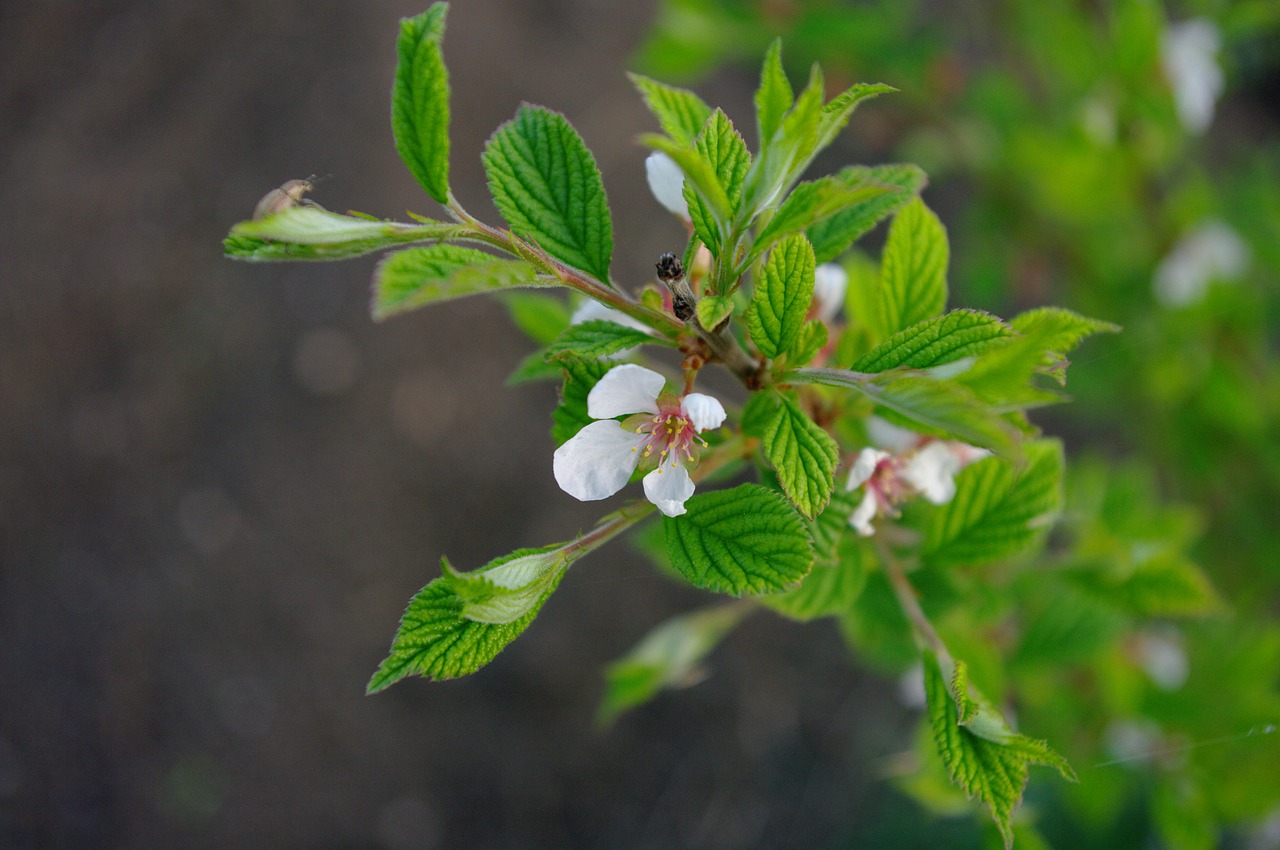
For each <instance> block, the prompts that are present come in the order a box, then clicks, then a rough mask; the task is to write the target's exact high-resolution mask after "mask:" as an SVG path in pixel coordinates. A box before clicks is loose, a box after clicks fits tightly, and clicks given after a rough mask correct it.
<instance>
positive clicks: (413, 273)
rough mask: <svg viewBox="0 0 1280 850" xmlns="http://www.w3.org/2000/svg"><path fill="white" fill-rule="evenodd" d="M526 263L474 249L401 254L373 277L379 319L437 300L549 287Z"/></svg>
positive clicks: (435, 247) (442, 247) (439, 248)
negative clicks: (515, 288)
mask: <svg viewBox="0 0 1280 850" xmlns="http://www.w3.org/2000/svg"><path fill="white" fill-rule="evenodd" d="M549 285H555V282H553V281H549V280H547V279H544V278H540V277H539V276H538V273H537V270H536V269H534V268H533V266H531V265H529V264H528V263H526V262H524V261H522V260H503V259H499V258H498V257H495V256H493V255H492V254H486V253H484V252H483V251H477V250H475V249H474V248H460V247H458V246H456V245H432V246H430V247H428V248H409V249H407V250H404V251H397V252H396V253H394V254H392V255H391V256H389V257H387V258H386V259H385V260H383V261H382V262H381V263H379V264H378V268H377V269H376V270H375V271H374V274H373V317H374V318H375V319H385V318H386V317H388V316H393V315H395V314H397V313H403V312H404V311H406V310H412V309H414V308H415V307H422V306H424V305H426V304H432V303H434V302H436V301H446V300H449V299H451V298H462V297H463V296H466V295H478V294H481V293H485V292H498V291H501V290H504V289H509V288H511V287H517V286H549Z"/></svg>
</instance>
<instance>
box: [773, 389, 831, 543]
mask: <svg viewBox="0 0 1280 850" xmlns="http://www.w3.org/2000/svg"><path fill="white" fill-rule="evenodd" d="M781 398H782V403H781V404H780V405H778V409H777V411H776V412H775V413H774V416H773V419H771V420H770V421H769V424H768V425H767V426H765V431H764V454H765V457H767V458H768V459H769V463H770V464H771V465H772V466H773V468H774V470H776V471H777V473H778V481H779V483H780V484H782V490H783V492H784V493H786V494H787V498H788V499H790V500H791V503H792V504H794V505H795V506H796V508H797V509H798V510H799V511H800V513H801V514H803V515H804V516H805V517H806V518H808V519H813V518H814V517H816V516H817V515H818V514H820V513H822V510H823V508H825V507H826V506H827V501H828V500H829V499H830V498H831V491H832V490H833V489H834V488H835V479H834V477H833V476H834V475H835V469H836V464H837V463H839V461H840V449H839V447H837V446H836V441H835V440H833V439H831V435H830V434H828V433H827V432H826V431H824V430H823V429H822V428H820V427H819V426H818V425H817V424H816V423H815V422H814V421H813V420H812V419H810V418H809V414H807V413H805V412H804V411H803V410H801V409H800V406H799V405H798V404H796V402H795V401H794V400H793V399H791V398H790V397H789V396H786V395H783V396H781Z"/></svg>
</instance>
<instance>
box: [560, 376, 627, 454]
mask: <svg viewBox="0 0 1280 850" xmlns="http://www.w3.org/2000/svg"><path fill="white" fill-rule="evenodd" d="M617 365H618V364H617V363H614V362H613V361H611V360H598V359H595V358H590V359H587V358H582V357H564V358H562V359H561V360H560V366H561V367H562V368H563V369H564V387H563V388H562V389H561V391H560V404H558V405H556V409H555V410H553V411H552V412H551V438H552V439H553V440H555V443H556V445H557V446H560V445H564V443H565V442H566V441H567V440H568V439H569V438H570V437H572V436H573V435H574V434H576V433H578V432H579V431H581V430H582V428H583V426H585V425H586V424H587V423H588V422H592V421H594V420H592V418H591V417H590V416H589V415H587V395H588V394H589V393H590V392H591V388H592V387H594V386H595V385H596V383H597V382H598V381H599V380H600V379H601V378H603V377H604V373H605V372H608V371H609V370H610V369H612V368H613V367H614V366H617Z"/></svg>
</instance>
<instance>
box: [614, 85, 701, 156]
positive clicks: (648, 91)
mask: <svg viewBox="0 0 1280 850" xmlns="http://www.w3.org/2000/svg"><path fill="white" fill-rule="evenodd" d="M627 76H629V77H630V78H631V82H632V83H634V84H635V87H636V88H637V89H638V90H639V92H640V95H641V96H642V97H643V98H644V103H645V106H647V107H649V111H650V112H652V113H653V115H654V117H655V118H657V119H658V125H659V126H660V127H662V132H664V133H666V134H667V135H668V136H670V137H671V138H672V140H674V141H675V143H676V144H678V145H681V146H683V147H688V146H690V145H692V144H693V140H694V139H695V138H696V137H697V135H698V133H699V132H701V130H702V127H703V125H705V124H706V123H707V119H708V118H710V117H711V107H710V106H707V104H706V103H704V102H703V100H702V98H700V97H698V96H697V95H696V94H694V93H693V92H691V91H689V90H687V89H681V88H676V87H675V86H669V85H667V84H665V83H660V82H658V81H657V80H651V79H649V78H648V77H643V76H641V75H639V74H628V75H627Z"/></svg>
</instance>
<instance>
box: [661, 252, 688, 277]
mask: <svg viewBox="0 0 1280 850" xmlns="http://www.w3.org/2000/svg"><path fill="white" fill-rule="evenodd" d="M682 277H684V265H683V264H681V262H680V258H679V257H677V256H676V255H675V254H663V255H662V256H661V257H659V258H658V280H660V281H662V282H663V283H665V284H671V283H672V282H673V281H675V280H676V279H678V278H682Z"/></svg>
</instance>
